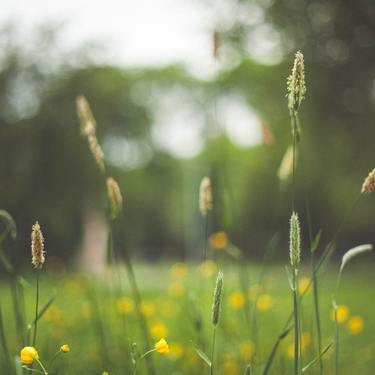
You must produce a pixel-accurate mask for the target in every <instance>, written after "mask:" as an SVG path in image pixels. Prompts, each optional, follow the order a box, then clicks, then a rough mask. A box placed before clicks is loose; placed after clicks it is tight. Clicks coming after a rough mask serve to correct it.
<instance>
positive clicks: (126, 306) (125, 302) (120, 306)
mask: <svg viewBox="0 0 375 375" xmlns="http://www.w3.org/2000/svg"><path fill="white" fill-rule="evenodd" d="M116 308H117V312H118V313H119V314H131V313H132V312H133V311H134V302H133V300H132V299H131V298H129V297H120V298H118V299H117V301H116Z"/></svg>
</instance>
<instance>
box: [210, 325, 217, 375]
mask: <svg viewBox="0 0 375 375" xmlns="http://www.w3.org/2000/svg"><path fill="white" fill-rule="evenodd" d="M215 344H216V327H214V330H213V333H212V348H211V367H210V375H214V366H215Z"/></svg>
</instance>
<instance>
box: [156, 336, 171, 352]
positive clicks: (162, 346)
mask: <svg viewBox="0 0 375 375" xmlns="http://www.w3.org/2000/svg"><path fill="white" fill-rule="evenodd" d="M155 350H156V351H157V352H158V353H160V354H168V353H169V346H168V343H167V341H166V340H165V339H164V338H163V339H160V340H159V341H158V342H157V343H156V344H155Z"/></svg>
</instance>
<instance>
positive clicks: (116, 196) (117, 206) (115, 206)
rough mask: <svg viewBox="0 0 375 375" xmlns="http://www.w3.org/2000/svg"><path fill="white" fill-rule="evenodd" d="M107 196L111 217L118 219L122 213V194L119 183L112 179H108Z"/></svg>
mask: <svg viewBox="0 0 375 375" xmlns="http://www.w3.org/2000/svg"><path fill="white" fill-rule="evenodd" d="M107 196H108V200H109V204H110V208H111V217H112V219H116V218H117V216H118V215H119V214H120V212H121V211H122V203H123V199H122V194H121V190H120V187H119V186H118V183H117V182H116V181H115V180H114V179H113V178H112V177H108V178H107Z"/></svg>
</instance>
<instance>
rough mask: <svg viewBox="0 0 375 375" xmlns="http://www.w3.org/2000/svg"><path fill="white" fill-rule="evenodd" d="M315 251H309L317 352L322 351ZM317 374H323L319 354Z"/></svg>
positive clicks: (321, 360) (321, 359)
mask: <svg viewBox="0 0 375 375" xmlns="http://www.w3.org/2000/svg"><path fill="white" fill-rule="evenodd" d="M315 263H316V261H315V251H312V252H311V275H312V285H313V300H314V312H315V314H314V315H315V322H316V332H317V336H318V353H319V354H320V353H321V352H322V330H321V324H320V309H319V291H318V277H317V275H316V270H315V267H316V265H315ZM318 358H319V374H320V375H322V374H323V358H322V356H321V355H319V357H318Z"/></svg>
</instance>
